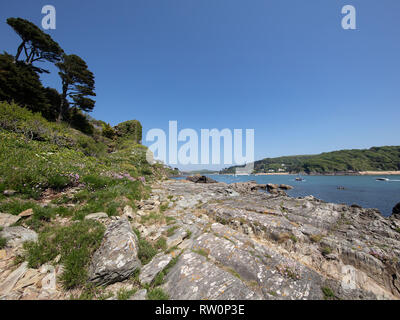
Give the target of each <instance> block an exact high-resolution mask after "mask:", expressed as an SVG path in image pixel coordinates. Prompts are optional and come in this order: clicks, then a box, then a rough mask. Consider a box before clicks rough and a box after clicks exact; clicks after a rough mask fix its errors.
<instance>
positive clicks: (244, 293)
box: [163, 251, 262, 300]
mask: <svg viewBox="0 0 400 320" xmlns="http://www.w3.org/2000/svg"><path fill="white" fill-rule="evenodd" d="M163 288H164V290H165V291H166V292H167V293H168V295H169V296H170V299H172V300H257V299H261V298H262V297H261V296H260V295H259V294H257V293H256V292H254V291H253V290H251V289H250V288H249V287H248V286H247V285H246V284H245V283H243V282H242V281H241V280H239V279H238V278H237V277H235V276H234V275H232V274H231V273H229V272H227V271H225V270H223V269H221V268H219V267H217V266H216V265H215V264H213V263H212V262H210V261H207V259H206V258H205V257H203V256H201V255H199V254H197V253H194V252H190V251H189V252H185V253H183V254H182V255H181V257H180V259H179V261H178V263H177V264H176V265H175V266H174V267H173V268H172V269H171V271H170V272H169V273H168V276H167V278H166V283H165V284H164V285H163Z"/></svg>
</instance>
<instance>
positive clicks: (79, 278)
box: [24, 220, 105, 289]
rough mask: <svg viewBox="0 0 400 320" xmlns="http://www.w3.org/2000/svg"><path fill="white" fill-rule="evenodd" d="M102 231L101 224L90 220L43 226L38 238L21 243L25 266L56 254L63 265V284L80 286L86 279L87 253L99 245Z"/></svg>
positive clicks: (36, 264)
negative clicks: (22, 244) (64, 224)
mask: <svg viewBox="0 0 400 320" xmlns="http://www.w3.org/2000/svg"><path fill="white" fill-rule="evenodd" d="M104 231H105V228H104V226H103V225H102V224H100V223H98V222H96V221H91V220H85V221H81V222H77V223H74V224H72V225H70V226H66V227H56V228H52V229H47V230H45V231H44V232H42V233H41V234H40V235H39V239H38V242H36V243H34V242H27V243H25V244H24V248H25V250H26V258H27V261H28V264H29V267H30V268H38V267H39V266H40V265H42V264H44V263H46V262H49V261H52V260H54V259H55V258H56V257H57V255H59V254H60V255H61V260H60V262H61V263H62V264H63V265H64V272H63V274H62V276H61V281H62V283H63V285H64V287H65V288H66V289H70V288H74V287H77V286H81V285H83V284H84V283H85V281H86V279H87V266H88V263H89V261H90V257H91V255H92V254H93V252H94V251H95V250H96V249H97V248H98V247H99V246H100V243H101V241H102V239H103V235H104Z"/></svg>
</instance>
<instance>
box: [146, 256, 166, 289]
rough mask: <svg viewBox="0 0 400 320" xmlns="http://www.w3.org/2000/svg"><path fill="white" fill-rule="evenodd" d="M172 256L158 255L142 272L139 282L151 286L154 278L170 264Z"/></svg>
mask: <svg viewBox="0 0 400 320" xmlns="http://www.w3.org/2000/svg"><path fill="white" fill-rule="evenodd" d="M171 260H172V256H171V255H170V254H163V253H159V254H157V255H156V256H155V257H154V258H153V259H152V260H151V261H150V262H149V263H148V264H146V265H145V266H144V267H143V268H142V270H141V271H140V275H139V281H140V282H141V283H142V284H143V285H144V284H151V283H152V282H153V280H154V278H155V277H156V276H157V275H158V274H159V273H160V272H161V271H163V269H164V268H165V267H166V266H167V265H168V263H170V261H171Z"/></svg>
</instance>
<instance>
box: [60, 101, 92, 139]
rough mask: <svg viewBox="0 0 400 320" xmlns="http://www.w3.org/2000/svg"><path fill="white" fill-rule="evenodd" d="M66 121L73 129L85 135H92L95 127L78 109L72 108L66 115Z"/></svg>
mask: <svg viewBox="0 0 400 320" xmlns="http://www.w3.org/2000/svg"><path fill="white" fill-rule="evenodd" d="M64 120H65V121H67V122H68V123H69V124H70V125H71V127H72V128H75V129H77V130H79V131H81V132H83V133H85V134H88V135H92V134H93V133H94V127H93V125H92V124H91V123H90V121H89V119H88V117H87V116H86V115H85V114H84V113H82V111H81V110H79V109H77V108H75V107H74V108H70V109H69V110H68V113H67V114H65V113H64Z"/></svg>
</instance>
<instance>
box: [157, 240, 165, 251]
mask: <svg viewBox="0 0 400 320" xmlns="http://www.w3.org/2000/svg"><path fill="white" fill-rule="evenodd" d="M155 247H156V248H157V249H161V250H162V251H165V250H167V240H166V239H165V238H164V237H161V238H159V239H158V240H157V242H156V244H155Z"/></svg>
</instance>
